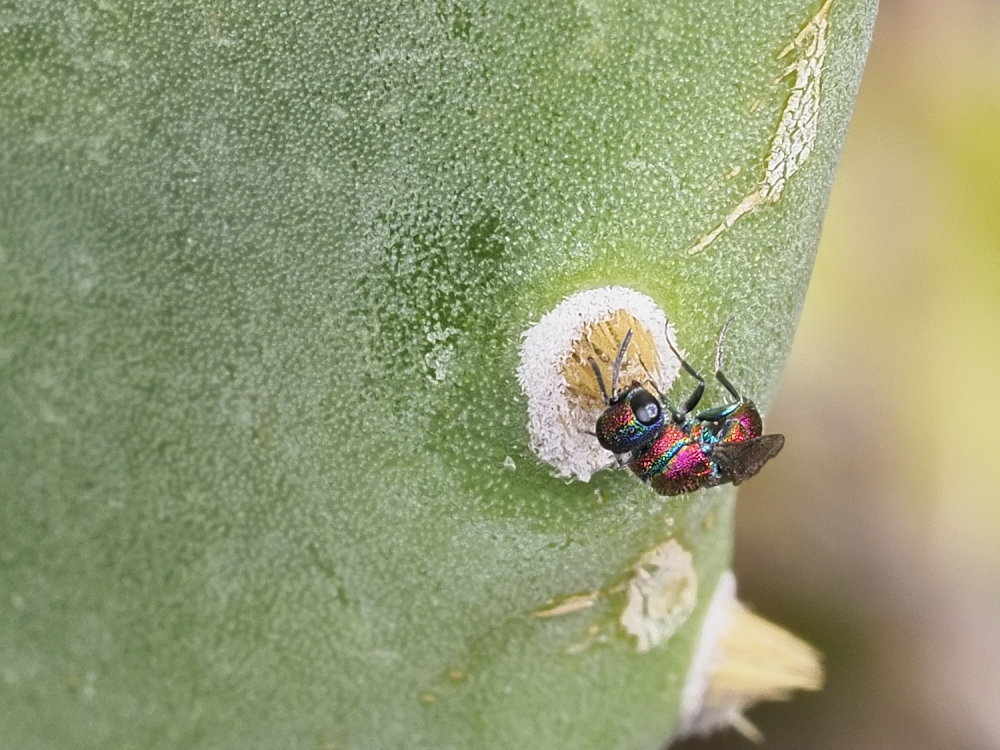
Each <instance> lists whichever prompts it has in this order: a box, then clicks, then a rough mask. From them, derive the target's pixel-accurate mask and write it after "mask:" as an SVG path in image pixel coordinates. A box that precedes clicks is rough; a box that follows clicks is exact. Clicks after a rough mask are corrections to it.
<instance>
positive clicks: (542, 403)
mask: <svg viewBox="0 0 1000 750" xmlns="http://www.w3.org/2000/svg"><path fill="white" fill-rule="evenodd" d="M621 311H624V312H625V313H627V314H628V315H631V316H632V317H633V318H634V319H635V320H636V321H638V323H640V324H641V325H642V326H644V327H645V328H646V329H647V332H648V335H649V337H650V338H651V339H652V341H653V345H654V347H655V352H654V357H655V359H656V361H655V362H646V363H645V364H646V365H647V367H648V370H649V371H650V374H651V375H653V376H655V377H656V385H657V387H659V388H660V389H661V390H662V391H666V390H667V388H668V387H669V386H670V383H671V382H673V380H674V378H675V377H676V376H677V373H678V371H679V370H680V363H679V362H678V361H677V358H676V357H674V356H673V354H672V353H671V352H670V348H669V346H668V345H667V338H666V336H667V318H666V315H665V314H664V312H663V311H662V310H661V309H660V308H659V307H657V305H656V303H655V302H653V300H652V299H650V298H649V297H648V296H646V295H645V294H642V293H640V292H637V291H635V290H634V289H629V288H627V287H622V286H610V287H600V288H598V289H588V290H585V291H582V292H577V293H576V294H572V295H570V296H569V297H567V298H566V299H564V300H563V301H562V302H560V303H559V304H558V305H556V307H555V308H554V309H552V310H551V311H550V312H549V313H547V314H546V315H545V316H543V317H542V319H541V320H540V321H538V323H536V324H535V325H533V326H531V328H529V329H528V330H527V331H525V333H524V342H523V344H522V346H521V362H520V364H519V365H518V369H517V377H518V380H519V381H520V383H521V388H522V389H523V390H524V393H525V395H526V396H527V398H528V432H529V435H530V444H531V448H532V450H534V451H535V453H536V454H537V455H538V457H539V458H540V459H541V460H542V461H545V462H546V463H547V464H549V465H550V466H552V467H553V468H554V469H555V470H556V472H557V474H558V475H559V476H561V477H572V478H575V479H579V480H581V481H584V482H586V481H589V479H590V477H591V475H592V474H593V473H594V472H595V471H599V470H601V469H605V468H608V467H609V466H611V465H613V464H614V461H615V458H614V456H613V455H612V454H611V453H609V452H608V451H606V450H604V449H603V448H602V447H601V446H600V444H599V443H598V442H597V438H596V437H595V436H594V434H593V431H594V425H595V423H596V421H597V417H598V416H599V415H600V410H601V407H600V405H599V404H596V405H594V406H592V405H590V404H589V403H588V402H587V401H586V400H585V399H581V398H579V394H574V393H573V389H572V387H571V386H570V384H569V383H567V381H566V377H565V367H566V363H567V361H568V360H569V359H570V357H572V356H573V354H574V351H576V349H577V347H579V346H581V345H586V340H585V334H586V331H587V329H588V326H593V325H596V324H599V323H601V322H603V321H607V320H609V319H611V318H612V317H613V316H614V315H615V314H616V313H619V312H621ZM669 335H670V339H671V341H675V338H674V331H673V326H670V334H669ZM630 354H631V355H633V356H635V352H634V351H631V350H630V351H629V352H626V355H625V359H626V361H628V360H629V358H630ZM623 369H624V368H623ZM607 385H608V387H609V388H610V387H611V386H610V383H607Z"/></svg>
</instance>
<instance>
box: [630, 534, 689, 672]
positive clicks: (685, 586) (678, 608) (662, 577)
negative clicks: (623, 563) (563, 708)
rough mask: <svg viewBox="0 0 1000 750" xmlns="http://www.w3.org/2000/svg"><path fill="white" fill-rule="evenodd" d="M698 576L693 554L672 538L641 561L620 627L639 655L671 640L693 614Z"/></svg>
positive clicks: (633, 578)
mask: <svg viewBox="0 0 1000 750" xmlns="http://www.w3.org/2000/svg"><path fill="white" fill-rule="evenodd" d="M697 597H698V575H697V574H696V573H695V571H694V563H693V560H692V557H691V553H690V552H688V551H687V550H686V549H684V548H683V547H682V546H681V545H680V544H678V542H677V540H675V539H671V540H669V541H667V542H665V543H663V544H661V545H659V546H658V547H654V548H653V549H651V550H650V551H649V552H647V553H646V554H645V555H643V556H642V559H641V560H639V564H638V565H636V566H635V574H634V575H633V576H632V579H631V580H630V581H629V582H628V589H627V590H626V592H625V609H624V610H623V611H622V616H621V624H622V627H623V628H625V631H626V632H627V633H628V634H629V635H632V636H635V639H636V650H637V651H639V653H643V652H645V651H649V650H650V649H651V648H653V647H654V646H658V645H660V644H661V643H663V642H664V641H667V640H669V639H670V638H671V637H672V636H673V634H674V633H676V632H677V629H678V628H679V627H680V626H681V625H683V624H684V623H685V622H686V621H687V619H688V617H690V616H691V612H693V611H694V607H695V603H696V602H697Z"/></svg>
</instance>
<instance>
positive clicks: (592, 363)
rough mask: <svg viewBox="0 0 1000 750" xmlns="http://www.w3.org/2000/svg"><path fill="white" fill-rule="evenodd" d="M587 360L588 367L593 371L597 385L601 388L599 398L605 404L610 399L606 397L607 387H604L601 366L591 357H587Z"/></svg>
mask: <svg viewBox="0 0 1000 750" xmlns="http://www.w3.org/2000/svg"><path fill="white" fill-rule="evenodd" d="M587 361H588V362H590V369H592V370H593V371H594V375H595V376H596V377H597V387H598V388H600V389H601V398H602V399H604V403H605V404H607V403H609V402H610V400H611V399H609V398H608V389H607V388H605V387H604V376H603V375H601V368H600V367H598V366H597V363H596V362H595V361H594V358H593V357H587Z"/></svg>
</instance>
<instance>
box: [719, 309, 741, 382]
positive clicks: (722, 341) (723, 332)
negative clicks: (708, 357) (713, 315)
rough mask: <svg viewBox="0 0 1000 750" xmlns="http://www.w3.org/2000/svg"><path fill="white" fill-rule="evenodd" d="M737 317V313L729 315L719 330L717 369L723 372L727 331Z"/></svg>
mask: <svg viewBox="0 0 1000 750" xmlns="http://www.w3.org/2000/svg"><path fill="white" fill-rule="evenodd" d="M735 318H736V315H735V313H734V314H733V315H730V316H729V319H728V320H727V321H726V322H725V323H723V324H722V330H721V331H719V343H718V345H717V346H716V347H715V371H716V372H722V360H723V359H724V357H725V351H724V349H725V347H726V331H728V330H729V324H730V323H732V322H733V320H734V319H735Z"/></svg>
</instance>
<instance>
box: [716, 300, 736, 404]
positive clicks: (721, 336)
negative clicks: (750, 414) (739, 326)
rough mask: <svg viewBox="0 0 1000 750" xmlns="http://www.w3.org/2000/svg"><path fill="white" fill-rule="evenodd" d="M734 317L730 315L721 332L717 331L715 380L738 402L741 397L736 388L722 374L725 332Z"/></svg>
mask: <svg viewBox="0 0 1000 750" xmlns="http://www.w3.org/2000/svg"><path fill="white" fill-rule="evenodd" d="M735 317H736V315H730V316H729V320H727V321H726V322H725V323H724V324H723V326H722V330H721V331H719V343H718V345H717V346H716V348H715V379H716V380H718V381H719V382H720V383H722V386H723V387H724V388H725V389H726V390H727V391H729V393H730V394H731V395H732V397H733V398H735V399H736V400H737V401H739V400H741V399H742V398H743V397H742V396H740V394H739V391H737V390H736V387H735V386H734V385H733V384H732V383H730V382H729V378H727V377H726V376H725V375H723V374H722V361H723V359H724V358H725V351H724V349H725V346H726V331H728V330H729V324H730V323H732V322H733V319H734V318H735Z"/></svg>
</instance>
